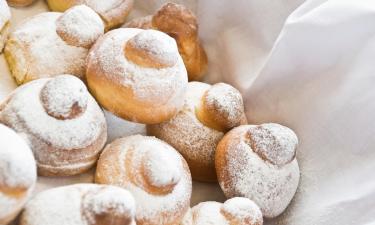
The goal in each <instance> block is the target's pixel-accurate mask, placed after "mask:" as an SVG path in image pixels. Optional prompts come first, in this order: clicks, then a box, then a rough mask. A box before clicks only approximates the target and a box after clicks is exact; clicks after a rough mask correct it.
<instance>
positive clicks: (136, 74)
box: [86, 28, 187, 124]
mask: <svg viewBox="0 0 375 225" xmlns="http://www.w3.org/2000/svg"><path fill="white" fill-rule="evenodd" d="M86 78H87V83H88V87H89V89H90V91H91V93H93V95H94V96H95V98H96V99H97V100H98V102H99V103H100V104H101V105H102V106H103V107H104V108H105V109H107V110H108V111H110V112H112V113H114V114H116V115H117V116H119V117H121V118H123V119H127V120H130V121H134V122H140V123H145V124H155V123H160V122H163V121H166V120H168V119H170V118H172V117H173V116H174V115H175V114H176V113H177V112H178V110H180V108H181V107H182V104H183V99H184V95H185V91H186V86H187V74H186V69H185V67H184V64H183V61H182V59H181V57H180V55H179V54H178V50H177V45H176V42H175V41H174V40H173V39H172V38H170V37H169V36H168V35H166V34H164V33H162V32H159V31H155V30H141V29H132V28H121V29H116V30H113V31H110V32H108V33H107V34H105V35H104V36H103V37H102V38H100V39H99V40H98V41H97V42H96V43H95V45H94V46H93V47H92V49H91V50H90V53H89V56H88V58H87V72H86Z"/></svg>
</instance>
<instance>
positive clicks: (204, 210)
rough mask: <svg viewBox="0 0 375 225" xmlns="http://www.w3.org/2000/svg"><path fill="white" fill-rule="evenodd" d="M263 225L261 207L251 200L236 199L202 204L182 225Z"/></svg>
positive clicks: (190, 212) (194, 209)
mask: <svg viewBox="0 0 375 225" xmlns="http://www.w3.org/2000/svg"><path fill="white" fill-rule="evenodd" d="M202 224H207V225H208V224H215V225H262V224H263V217H262V212H261V211H260V209H259V207H258V206H257V205H256V204H255V203H254V202H253V201H251V200H250V199H247V198H241V197H236V198H232V199H229V200H227V201H225V202H224V203H219V202H214V201H210V202H201V203H199V204H198V205H196V206H194V207H193V208H192V209H191V210H190V211H189V213H188V214H187V215H186V217H185V219H184V221H183V222H182V223H181V225H202Z"/></svg>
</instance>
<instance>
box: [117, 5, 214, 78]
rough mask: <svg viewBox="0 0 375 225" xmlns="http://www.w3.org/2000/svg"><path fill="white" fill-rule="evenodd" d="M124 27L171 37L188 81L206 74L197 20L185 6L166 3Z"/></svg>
mask: <svg viewBox="0 0 375 225" xmlns="http://www.w3.org/2000/svg"><path fill="white" fill-rule="evenodd" d="M124 27H131V28H142V29H155V30H159V31H162V32H164V33H167V34H169V35H170V36H171V37H173V38H174V39H175V40H176V42H177V45H178V50H179V52H180V54H181V56H182V59H183V60H184V63H185V66H186V69H187V72H188V74H189V80H201V79H202V77H203V75H204V74H205V73H206V72H207V55H206V52H205V51H204V49H203V46H202V44H201V43H200V40H199V37H198V23H197V18H196V16H195V15H194V13H193V12H192V11H190V10H189V9H188V8H186V7H185V6H183V5H179V4H176V3H167V4H165V5H163V6H162V7H161V8H160V9H159V10H158V11H157V12H156V13H155V14H154V15H152V16H146V17H143V18H136V19H134V20H133V21H130V22H128V23H126V24H125V25H124Z"/></svg>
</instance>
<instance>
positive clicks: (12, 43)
mask: <svg viewBox="0 0 375 225" xmlns="http://www.w3.org/2000/svg"><path fill="white" fill-rule="evenodd" d="M102 34H104V24H103V22H102V20H101V19H100V17H99V15H97V14H96V13H95V12H94V11H93V10H92V9H90V8H89V7H87V6H83V5H81V6H76V7H74V8H71V9H70V10H68V11H66V12H65V13H55V12H46V13H41V14H38V15H36V16H33V17H31V18H28V19H27V20H25V21H24V22H23V23H21V24H20V25H19V26H17V27H16V28H15V30H14V31H13V32H11V34H10V35H9V39H8V41H7V44H6V47H5V52H4V53H5V58H6V60H7V62H8V65H9V68H10V71H11V74H12V76H13V77H14V78H15V80H16V82H17V83H18V84H23V83H26V82H29V81H31V80H35V79H39V78H44V77H53V76H57V75H60V74H72V75H75V76H77V77H79V78H83V77H84V75H85V64H86V57H87V54H88V51H89V48H90V47H91V46H92V45H93V43H94V42H95V41H96V39H97V38H98V37H99V36H101V35H102Z"/></svg>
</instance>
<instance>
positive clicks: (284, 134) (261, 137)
mask: <svg viewBox="0 0 375 225" xmlns="http://www.w3.org/2000/svg"><path fill="white" fill-rule="evenodd" d="M297 143H298V139H297V136H296V134H295V133H294V132H293V131H292V130H291V129H289V128H287V127H284V126H282V125H279V124H275V123H267V124H261V125H257V126H255V125H244V126H239V127H236V128H234V129H233V130H231V131H230V132H228V133H227V134H226V135H225V136H224V138H223V139H222V140H221V141H220V143H219V144H218V146H217V150H216V157H215V164H216V171H217V176H218V180H219V183H220V186H221V188H222V189H223V191H224V194H225V195H226V196H227V197H228V198H231V197H235V196H240V197H247V198H250V199H252V200H253V201H254V202H255V203H256V204H257V205H258V206H259V207H260V209H261V210H262V213H263V216H265V217H267V218H274V217H276V216H278V215H280V214H281V213H282V212H283V211H284V210H285V208H286V207H287V206H288V205H289V203H290V201H291V200H292V198H293V196H294V194H295V192H296V190H297V187H298V182H299V177H300V174H299V167H298V162H297V159H296V147H297Z"/></svg>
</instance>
